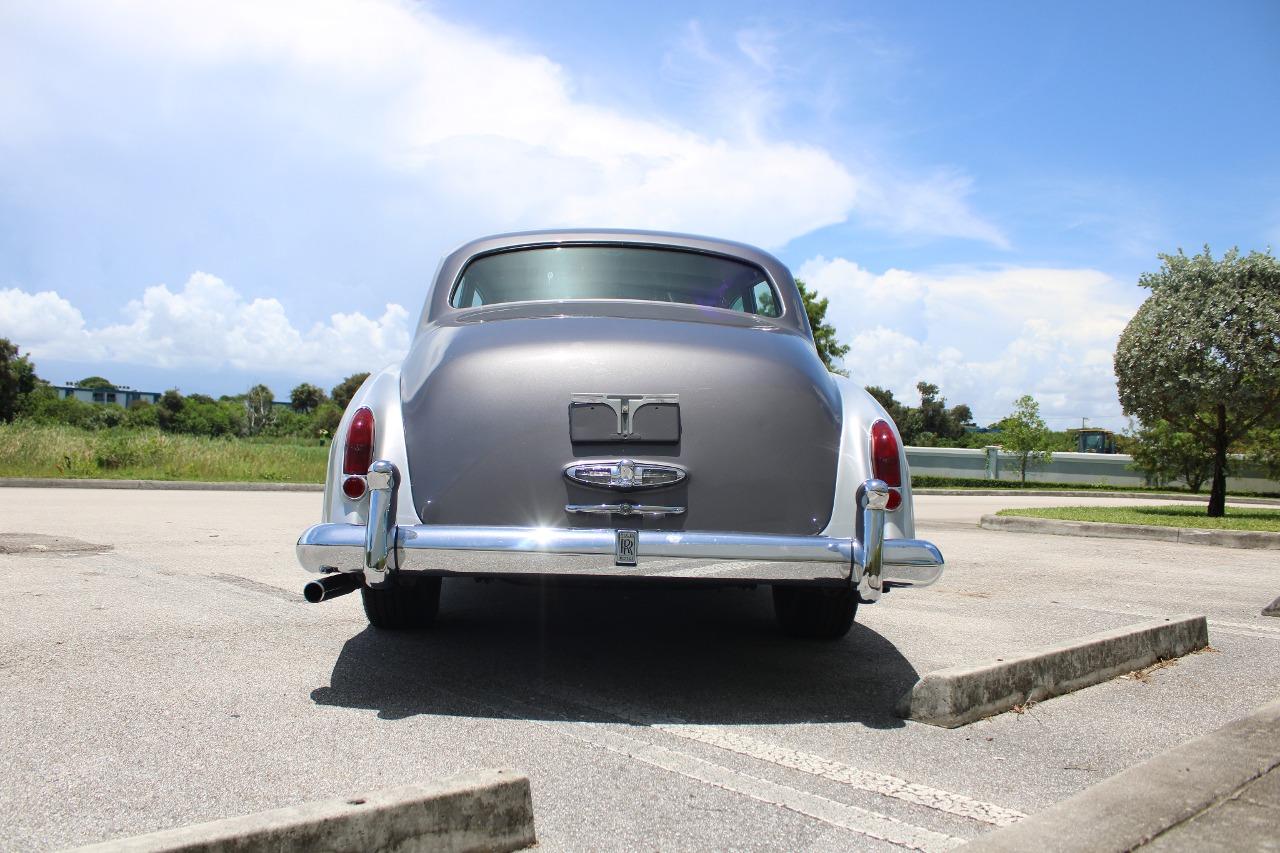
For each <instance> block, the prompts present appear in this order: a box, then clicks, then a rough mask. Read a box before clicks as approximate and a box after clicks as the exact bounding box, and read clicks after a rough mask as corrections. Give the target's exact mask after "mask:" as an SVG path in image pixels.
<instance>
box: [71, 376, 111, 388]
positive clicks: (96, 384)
mask: <svg viewBox="0 0 1280 853" xmlns="http://www.w3.org/2000/svg"><path fill="white" fill-rule="evenodd" d="M76 387H77V388H89V389H91V390H94V391H102V390H106V389H110V388H114V387H116V385H115V383H114V382H112V381H111V380H110V379H105V378H103V377H101V376H86V377H85V378H84V379H81V380H80V381H79V382H77V383H76Z"/></svg>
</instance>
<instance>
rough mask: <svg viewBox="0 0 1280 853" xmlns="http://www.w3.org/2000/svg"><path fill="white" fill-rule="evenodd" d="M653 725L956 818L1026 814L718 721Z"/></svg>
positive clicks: (997, 820)
mask: <svg viewBox="0 0 1280 853" xmlns="http://www.w3.org/2000/svg"><path fill="white" fill-rule="evenodd" d="M653 727H654V728H656V729H658V730H659V731H664V732H668V733H670V734H673V735H676V736H677V737H682V738H687V739H688V740H694V741H698V742H699V743H705V744H708V745H710V746H715V747H719V748H720V749H724V750H728V751H729V752H736V753H737V754H739V755H746V756H748V757H750V758H755V759H758V760H760V761H767V762H769V763H770V764H776V765H778V766H780V767H786V768H789V769H791V770H799V771H800V772H802V773H809V774H811V775H813V776H820V777H822V778H823V779H830V780H831V781H833V782H839V783H841V784H844V785H848V786H850V787H852V788H857V789H859V790H862V791H870V792H872V793H876V794H883V795H884V796H886V797H892V798H893V799H895V800H902V801H904V802H908V803H914V804H916V805H918V806H924V807H926V808H930V809H934V810H936V811H940V812H946V813H947V814H952V815H958V816H959V817H966V818H969V819H970V820H976V821H980V822H982V823H989V824H992V825H993V826H1008V825H1010V824H1014V823H1017V822H1018V821H1020V820H1022V819H1023V818H1025V817H1026V815H1025V814H1023V813H1022V812H1019V811H1014V810H1013V809H1007V808H1004V807H1003V806H997V805H995V804H994V803H985V802H983V801H981V800H975V799H972V798H970V797H966V796H964V795H963V794H953V793H951V792H950V791H943V790H941V789H939V788H931V787H929V786H928V785H920V784H917V783H915V782H908V781H907V780H906V779H900V778H898V777H897V776H890V775H889V774H887V773H874V772H871V771H868V770H859V769H858V768H856V767H850V766H849V765H847V764H841V763H840V762H838V761H832V760H831V759H828V758H823V757H822V756H820V755H814V754H812V753H808V752H799V751H797V750H794V749H788V748H787V747H785V746H779V745H777V744H772V743H767V742H765V741H762V740H756V739H755V738H753V737H749V736H747V735H743V734H738V733H737V732H731V731H728V730H726V729H722V728H720V727H718V726H691V725H668V724H658V725H654V726H653Z"/></svg>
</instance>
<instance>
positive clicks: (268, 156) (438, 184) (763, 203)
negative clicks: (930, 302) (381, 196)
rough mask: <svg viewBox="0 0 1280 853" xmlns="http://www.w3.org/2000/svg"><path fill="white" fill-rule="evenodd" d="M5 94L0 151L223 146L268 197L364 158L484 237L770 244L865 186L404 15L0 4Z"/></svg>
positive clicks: (193, 3) (813, 150)
mask: <svg viewBox="0 0 1280 853" xmlns="http://www.w3.org/2000/svg"><path fill="white" fill-rule="evenodd" d="M6 78H7V79H8V80H10V81H14V80H21V81H23V85H21V86H16V85H9V86H0V149H2V148H4V147H15V146H16V147H27V148H28V149H32V150H34V149H37V148H38V147H39V146H40V144H41V143H42V142H45V141H49V140H65V139H66V138H68V137H72V138H77V139H80V140H83V141H86V142H89V143H91V144H92V145H95V146H98V152H99V154H100V155H103V156H110V155H112V154H115V155H123V156H126V157H130V158H132V157H134V156H138V155H139V154H141V153H142V152H146V151H148V150H152V149H161V150H162V151H163V154H162V156H161V157H157V158H152V159H153V162H154V163H155V165H156V168H158V169H163V168H165V167H166V165H167V163H168V162H170V161H171V160H172V159H173V158H174V157H175V156H177V157H181V156H182V154H181V153H180V152H181V151H182V150H183V148H189V147H190V144H186V145H184V140H186V139H190V138H193V137H195V138H196V140H195V144H198V145H209V144H212V146H213V147H214V148H217V147H218V146H219V144H220V143H223V142H225V143H226V147H225V149H224V150H222V151H214V152H212V156H213V157H215V158H217V161H218V163H217V167H218V168H226V167H227V166H228V163H227V162H225V161H227V160H237V161H238V162H236V163H235V164H234V165H235V166H237V167H238V168H240V169H245V170H251V171H256V172H261V173H263V174H264V177H266V178H267V182H264V183H260V184H259V185H258V186H256V187H255V188H254V191H255V192H262V193H270V191H271V186H270V183H269V180H270V176H271V174H272V173H273V171H278V170H279V169H282V168H289V167H290V166H291V163H290V161H291V160H293V159H306V160H309V161H313V162H315V161H319V162H321V163H327V164H329V165H330V166H331V167H332V168H334V169H336V170H338V171H339V172H340V171H341V170H342V169H344V168H345V166H344V164H346V165H349V164H350V163H351V162H352V161H357V162H360V163H361V164H363V166H362V168H366V169H367V168H371V167H372V168H378V169H382V170H387V171H389V172H390V173H392V174H398V175H400V176H402V177H403V178H404V179H406V180H411V181H415V182H420V183H421V184H422V188H423V192H424V193H426V194H428V195H429V196H430V197H431V198H432V199H433V200H434V202H435V203H436V204H437V205H438V208H439V211H440V213H441V215H442V216H443V217H449V216H452V217H454V218H456V217H457V215H458V213H459V211H460V210H462V211H469V212H472V213H474V212H475V211H477V210H480V211H483V214H484V217H485V218H486V220H487V221H488V223H489V227H491V228H501V227H523V226H529V225H562V224H575V225H577V224H599V225H615V226H620V225H625V226H633V227H654V228H669V229H676V230H694V231H704V232H715V233H723V234H730V235H733V236H735V237H737V238H739V239H744V240H748V241H752V242H756V243H759V244H762V245H766V246H775V247H776V246H780V245H782V244H784V243H786V242H787V241H788V240H790V239H791V238H793V237H796V236H798V235H800V234H803V233H806V232H808V231H811V230H813V229H815V228H818V227H822V226H824V225H828V224H832V223H837V222H841V221H843V220H844V218H845V217H846V215H847V213H848V211H849V209H850V208H851V206H852V205H853V203H854V200H855V198H856V195H857V189H858V182H857V180H856V179H855V178H854V177H853V176H852V175H851V174H850V173H849V171H848V170H847V169H846V168H845V166H843V165H842V164H841V163H840V162H838V161H837V160H836V159H835V158H834V157H833V156H831V155H830V154H829V153H828V152H826V151H824V150H822V149H821V148H819V147H816V146H813V145H808V144H804V143H799V142H778V141H771V140H768V139H762V138H758V137H749V136H744V135H741V134H738V135H713V134H709V133H707V132H705V131H696V130H692V129H688V128H685V127H681V126H678V125H674V124H671V123H670V122H668V121H666V120H662V119H659V118H653V117H649V118H646V117H638V116H635V115H633V114H631V113H630V112H628V111H627V110H626V108H625V107H617V106H612V105H611V106H608V107H604V106H598V105H594V104H590V103H585V102H583V101H581V100H579V99H577V98H576V97H575V86H574V81H573V79H572V78H571V77H570V76H569V75H568V74H567V73H566V72H565V70H564V69H563V68H561V67H560V66H558V65H557V64H555V63H554V62H552V61H551V60H550V59H548V58H547V57H544V56H540V55H536V54H532V53H529V52H527V51H522V50H520V49H517V48H515V47H513V46H511V45H509V44H506V43H503V42H501V41H499V40H496V39H493V38H490V37H487V36H485V35H483V34H480V33H477V32H475V31H472V30H468V29H466V28H463V27H459V26H456V25H454V24H451V23H449V22H447V21H445V20H443V19H442V18H440V17H439V16H437V15H435V14H433V13H432V12H431V11H430V10H429V9H427V8H425V7H424V6H422V5H420V4H414V3H410V2H407V0H330V2H316V0H282V2H272V3H258V2H249V0H240V2H236V0H216V2H200V0H190V2H184V3H180V4H174V3H169V2H162V0H153V2H148V0H142V2H134V3H129V4H125V5H118V4H105V5H104V4H83V3H60V2H49V3H41V4H38V5H28V6H22V7H20V8H19V7H15V6H12V5H6V6H4V7H3V8H2V9H0V79H6ZM210 154H211V152H209V151H207V150H199V151H195V152H193V155H198V156H202V157H203V156H209V155H210ZM142 156H145V154H143V155H142ZM188 165H189V167H190V168H196V169H199V168H207V167H208V166H209V164H208V163H190V164H188Z"/></svg>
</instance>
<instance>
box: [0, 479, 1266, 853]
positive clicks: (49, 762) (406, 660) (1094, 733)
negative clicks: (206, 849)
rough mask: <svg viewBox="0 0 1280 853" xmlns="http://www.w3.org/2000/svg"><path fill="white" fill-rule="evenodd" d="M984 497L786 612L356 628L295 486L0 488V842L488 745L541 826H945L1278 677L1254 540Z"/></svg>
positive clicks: (697, 608)
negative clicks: (1022, 516) (309, 564)
mask: <svg viewBox="0 0 1280 853" xmlns="http://www.w3.org/2000/svg"><path fill="white" fill-rule="evenodd" d="M1049 500H1052V499H1049ZM1082 500H1083V499H1082ZM1026 501H1027V498H1024V497H1019V500H1018V501H1017V503H1018V504H1021V505H1032V504H1029V503H1026ZM1007 505H1009V501H1008V499H1007V498H1003V497H958V498H952V497H945V496H921V497H919V498H918V499H917V509H918V515H919V519H920V533H921V535H924V536H927V537H929V538H931V539H933V540H934V541H935V542H937V543H938V544H939V546H940V547H941V548H942V550H943V552H944V554H945V555H946V557H947V559H948V573H947V575H946V576H945V577H944V579H943V581H942V582H940V583H939V584H938V585H937V586H935V587H933V588H930V589H928V590H921V591H907V590H898V591H894V592H892V593H891V594H889V595H887V596H886V597H885V599H884V600H883V601H882V602H881V603H880V604H877V605H875V606H873V607H865V608H864V609H863V610H862V611H861V612H859V614H858V624H857V625H856V626H855V628H854V631H853V633H852V634H851V635H850V637H849V638H847V639H846V640H844V641H842V642H839V643H834V644H811V643H800V642H796V641H793V640H788V639H786V638H784V637H782V636H781V635H780V634H779V633H778V632H777V630H776V629H775V627H774V625H773V623H772V616H771V612H770V607H769V597H768V593H767V591H766V590H763V589H757V590H753V591H748V590H724V591H713V590H675V591H673V590H663V589H632V588H627V587H621V588H620V587H612V588H572V587H570V588H564V587H543V586H536V585H531V586H512V585H507V584H501V583H485V584H478V583H470V582H463V583H453V582H450V583H447V584H446V586H445V592H444V599H443V606H442V611H441V619H440V622H439V625H438V626H437V628H436V629H435V630H434V631H432V632H428V633H425V634H409V635H386V634H383V633H380V632H374V631H371V630H370V629H368V627H367V625H366V624H365V622H364V618H363V614H362V613H361V612H360V607H359V599H358V597H356V596H347V597H345V598H341V599H338V600H336V601H333V602H329V603H325V604H321V605H307V604H304V603H302V602H301V596H300V594H299V590H300V589H301V584H302V582H303V581H304V580H305V576H304V574H303V573H302V572H301V571H300V570H299V569H297V568H296V566H295V565H294V562H293V554H292V550H293V541H294V539H295V538H296V536H297V534H298V532H299V531H300V530H301V529H302V528H303V527H305V526H306V525H308V524H310V523H312V522H313V521H314V520H315V519H316V518H317V516H318V510H319V498H318V496H317V495H314V494H297V493H262V492H252V493H227V492H130V491H95V490H53V489H51V490H43V489H5V490H0V532H2V533H7V534H10V535H9V536H8V537H6V538H5V539H4V540H3V541H4V544H3V547H0V575H2V576H3V577H4V578H5V580H6V583H7V589H8V594H7V595H6V596H5V597H3V598H0V647H2V648H3V650H4V654H3V655H0V757H2V758H3V761H2V762H0V847H4V848H6V849H16V850H46V849H52V848H56V847H59V846H66V845H71V844H83V843H89V842H94V841H100V840H104V839H107V838H111V837H117V836H121V835H130V834H136V833H140V832H146V831H151V830H156V829H163V828H166V827H170V826H175V825H179V824H183V823H190V822H195V821H204V820H212V819H216V818H220V817H227V816H232V815H239V814H245V813H247V812H252V811H258V810H263V809H270V808H277V807H280V806H284V805H289V804H291V803H296V802H301V801H307V800H314V799H317V798H324V797H325V796H328V795H331V794H343V793H347V792H350V791H358V790H372V789H376V788H381V787H389V786H394V785H400V784H406V783H415V782H426V781H430V780H432V779H439V778H445V777H448V776H452V775H456V774H458V773H461V772H465V771H467V770H471V769H474V768H480V767H492V766H507V767H513V768H515V769H517V770H519V771H521V772H523V773H526V774H527V775H528V776H529V778H530V780H531V784H532V787H533V798H534V802H535V803H536V807H537V820H538V835H539V839H540V842H541V845H542V846H543V847H546V848H547V849H550V850H578V849H605V850H608V849H618V850H622V849H628V850H629V849H635V848H647V849H676V850H680V849H708V848H714V849H724V848H734V849H746V850H754V849H759V850H772V849H788V850H796V849H798V850H813V851H831V850H836V849H859V850H863V849H865V850H878V849H894V848H900V847H904V846H905V847H911V848H917V849H926V850H935V849H937V850H941V849H949V848H950V847H952V846H954V845H955V844H956V843H959V842H960V841H963V840H966V839H971V838H975V837H978V836H980V835H982V834H983V833H985V832H988V831H991V830H992V829H994V828H996V827H998V826H1001V825H1004V824H1007V823H1010V822H1016V821H1018V820H1020V819H1021V817H1022V816H1023V815H1026V814H1033V813H1035V812H1038V811H1041V810H1043V809H1045V808H1047V807H1049V806H1051V805H1053V804H1054V803H1057V802H1059V801H1061V800H1063V799H1065V798H1067V797H1069V796H1071V795H1073V794H1076V793H1079V792H1080V791H1082V790H1084V789H1086V788H1087V787H1089V786H1090V785H1091V784H1093V783H1094V782H1096V781H1098V780H1100V779H1103V778H1106V777H1107V776H1109V775H1111V774H1113V773H1116V772H1119V771H1122V770H1125V769H1127V768H1129V767H1132V766H1134V765H1136V764H1138V763H1140V762H1141V761H1143V760H1145V759H1147V758H1149V757H1151V756H1152V755H1155V754H1157V753H1159V752H1161V751H1163V750H1165V749H1167V748H1169V747H1172V746H1175V745H1177V744H1179V743H1181V742H1183V741H1184V740H1186V739H1188V738H1189V737H1192V736H1194V735H1196V734H1200V733H1202V732H1204V731H1205V730H1207V729H1209V728H1213V727H1216V724H1219V723H1220V721H1222V720H1227V719H1232V718H1236V717H1240V716H1243V715H1244V714H1246V713H1248V712H1249V711H1250V710H1252V709H1253V708H1254V707H1255V706H1257V705H1260V704H1262V703H1263V702H1265V701H1267V700H1269V699H1271V698H1273V697H1274V696H1276V695H1280V627H1277V626H1276V621H1275V620H1274V619H1269V618H1266V617H1263V616H1261V615H1260V609H1261V608H1262V607H1263V606H1265V605H1266V604H1267V603H1268V602H1270V601H1271V600H1272V599H1274V598H1275V596H1276V595H1277V594H1278V593H1280V590H1277V589H1276V586H1277V575H1276V567H1275V564H1274V555H1266V554H1264V553H1253V552H1244V551H1228V550H1226V549H1217V548H1210V547H1204V546H1197V545H1177V544H1163V543H1148V542H1124V541H1116V540H1086V539H1081V540H1075V539H1070V538H1067V537H1037V536H1032V535H1027V534H1016V533H992V532H989V531H983V530H979V529H977V527H976V523H977V519H978V518H979V517H980V516H981V515H982V514H984V513H988V512H992V511H994V510H995V509H999V508H1001V507H1002V506H1007ZM30 534H39V535H43V536H45V537H51V538H44V539H41V538H39V537H32V536H31V535H30ZM24 543H26V544H24ZM1192 609H1194V610H1196V611H1202V612H1206V613H1207V614H1208V616H1209V633H1210V638H1211V642H1212V644H1213V646H1214V648H1215V649H1216V650H1217V651H1215V652H1205V653H1201V654H1195V655H1192V656H1190V657H1188V658H1185V659H1183V660H1181V661H1179V662H1178V664H1177V665H1176V666H1172V667H1168V668H1165V669H1161V670H1158V671H1154V672H1152V673H1150V674H1149V675H1144V676H1142V677H1140V678H1130V679H1123V678H1122V679H1117V680H1114V681H1111V682H1107V683H1105V684H1101V685H1098V686H1096V687H1091V688H1088V689H1086V690H1083V691H1080V692H1078V693H1075V694H1072V695H1069V696H1064V697H1059V698H1055V699H1050V700H1047V701H1045V702H1042V703H1040V704H1038V705H1035V706H1033V707H1030V708H1026V709H1024V711H1025V713H1022V714H1012V713H1011V714H1003V715H1000V716H997V717H993V718H991V719H988V720H984V721H981V722H978V723H975V724H973V725H971V726H968V727H965V728H962V729H955V730H945V729H937V728H934V727H931V726H925V725H919V724H916V723H911V722H904V721H902V720H900V719H898V718H896V717H894V715H893V713H892V712H893V704H894V702H895V700H896V699H897V698H898V697H899V696H900V695H901V694H902V693H903V692H904V691H905V690H906V689H907V688H908V687H910V686H911V685H912V684H913V683H914V682H915V680H916V679H917V678H918V676H919V674H921V673H924V672H928V671H930V670H934V669H941V668H943V667H947V666H953V665H957V664H962V663H967V662H973V661H980V660H985V659H987V658H990V657H992V656H1000V655H1002V654H1004V653H1005V652H1010V653H1013V652H1016V651H1019V650H1024V649H1026V648H1028V647H1030V646H1039V645H1045V644H1049V643H1053V642H1056V641H1060V640H1064V639H1069V638H1072V637H1076V636H1080V635H1083V634H1089V633H1093V632H1096V631H1102V630H1106V629H1110V628H1115V627H1119V626H1121V625H1125V624H1130V623H1133V622H1138V621H1142V620H1143V619H1145V618H1154V617H1158V616H1166V615H1171V614H1174V613H1182V612H1186V611H1188V610H1192Z"/></svg>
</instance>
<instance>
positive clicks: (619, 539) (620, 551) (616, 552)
mask: <svg viewBox="0 0 1280 853" xmlns="http://www.w3.org/2000/svg"><path fill="white" fill-rule="evenodd" d="M639 541H640V534H639V533H637V532H636V531H634V530H615V531H614V540H613V562H614V563H615V564H616V565H619V566H634V565H635V564H636V550H637V545H638V544H639Z"/></svg>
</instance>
